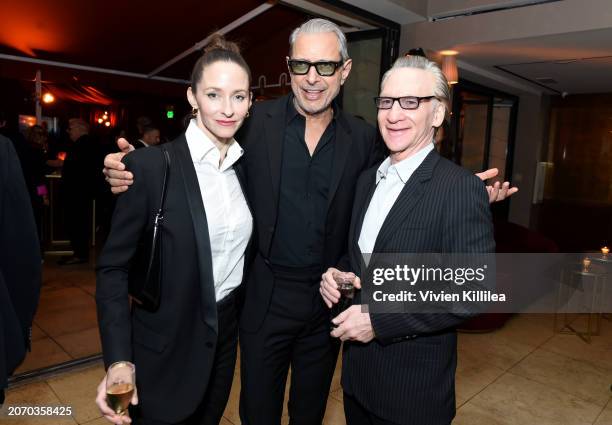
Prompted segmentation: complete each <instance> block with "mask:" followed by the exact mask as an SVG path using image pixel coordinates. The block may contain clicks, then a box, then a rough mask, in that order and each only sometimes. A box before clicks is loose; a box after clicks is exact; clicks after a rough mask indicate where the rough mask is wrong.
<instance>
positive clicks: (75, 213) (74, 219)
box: [65, 193, 92, 259]
mask: <svg viewBox="0 0 612 425" xmlns="http://www.w3.org/2000/svg"><path fill="white" fill-rule="evenodd" d="M68 196H70V197H71V198H69V199H68V201H67V202H66V210H65V211H66V213H65V214H66V215H65V218H66V230H67V233H68V237H69V238H70V245H71V246H72V250H73V251H74V256H75V257H79V258H84V259H88V258H89V235H90V234H91V225H92V224H91V217H92V199H91V198H89V197H87V196H85V195H84V194H78V193H68Z"/></svg>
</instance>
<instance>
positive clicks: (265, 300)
mask: <svg viewBox="0 0 612 425" xmlns="http://www.w3.org/2000/svg"><path fill="white" fill-rule="evenodd" d="M286 61H287V66H288V69H289V72H290V74H291V89H292V93H290V94H289V95H287V96H284V97H281V98H279V99H276V100H272V101H269V102H259V103H256V104H255V105H254V106H253V109H252V112H251V118H250V119H249V120H247V122H246V123H245V127H244V128H243V129H242V130H241V132H240V134H239V135H238V136H236V138H237V140H240V144H241V145H242V146H243V148H244V149H245V154H244V156H243V158H242V160H241V162H242V167H244V170H245V174H246V177H247V180H248V185H247V186H248V187H247V197H248V199H249V202H250V205H251V208H252V212H253V217H254V218H255V223H256V231H257V235H258V237H257V242H258V254H257V256H256V258H255V260H254V262H253V264H252V265H251V269H250V271H249V273H247V274H246V282H245V286H244V290H245V301H244V307H243V310H242V316H241V325H240V326H241V329H240V347H241V357H240V365H241V378H242V379H241V383H242V389H241V397H240V416H241V419H242V423H243V424H244V425H259V424H261V425H277V424H280V420H281V415H282V410H283V401H284V393H285V385H286V380H287V376H288V369H289V366H291V390H290V394H289V408H288V410H289V416H290V423H291V424H295V425H299V424H308V425H320V424H321V422H322V420H323V416H324V413H325V407H326V403H327V396H328V393H329V387H330V384H331V379H332V376H333V371H334V368H335V363H336V358H337V354H338V347H339V344H338V343H337V340H335V339H334V338H331V337H330V334H329V326H330V325H329V310H328V309H327V308H326V306H325V305H324V303H323V302H322V300H321V298H320V295H319V282H320V279H321V273H322V272H323V271H324V270H326V269H327V268H328V267H332V266H336V265H337V264H338V262H339V260H340V258H341V257H342V256H343V254H344V253H345V252H346V247H347V234H348V228H349V220H350V217H351V208H352V205H353V194H354V192H355V183H356V182H357V178H358V176H359V175H360V173H361V172H362V171H363V170H365V169H367V168H369V167H371V166H372V165H374V164H375V163H377V162H378V161H379V160H381V159H382V154H381V152H380V149H379V143H377V135H376V130H375V129H374V128H373V127H372V126H370V125H369V124H367V123H366V122H365V121H363V120H360V119H358V118H355V117H353V116H351V115H349V114H346V113H344V112H342V110H341V109H340V108H338V106H337V105H336V104H335V102H334V99H335V98H336V97H337V96H338V93H339V92H340V88H341V86H342V85H343V84H344V82H345V81H346V79H347V78H348V76H349V73H350V71H351V66H352V61H351V59H350V58H349V57H348V52H347V43H346V37H345V36H344V34H343V33H342V31H341V30H340V28H339V27H338V26H337V25H335V24H333V23H332V22H330V21H327V20H324V19H312V20H310V21H308V22H306V23H304V24H303V25H301V26H300V27H298V28H297V29H295V30H294V31H293V33H292V34H291V37H290V52H289V56H288V57H287V58H286ZM118 158H119V159H120V157H118V154H115V155H114V156H107V158H106V160H105V165H106V167H108V168H109V169H106V170H105V173H106V174H107V180H109V183H111V185H112V186H114V192H116V193H118V192H121V191H123V190H125V189H127V185H128V184H129V183H130V182H129V180H126V178H128V177H129V178H131V175H130V173H127V172H125V171H121V170H124V166H123V164H121V163H118V162H117V159H118ZM497 189H499V187H497ZM492 196H493V197H497V196H498V191H496V192H495V193H494V194H493V195H492ZM505 196H506V192H504V191H501V192H500V195H499V198H500V199H503V198H504V197H505Z"/></svg>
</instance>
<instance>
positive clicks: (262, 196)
mask: <svg viewBox="0 0 612 425" xmlns="http://www.w3.org/2000/svg"><path fill="white" fill-rule="evenodd" d="M292 101H293V95H287V96H283V97H281V98H279V99H276V100H272V101H267V102H259V103H256V104H255V105H254V106H253V108H252V112H251V118H249V120H248V121H247V122H246V123H245V127H244V128H243V129H242V130H241V133H240V134H239V135H238V136H237V139H238V140H239V141H240V144H241V145H242V146H243V147H244V150H245V154H244V157H243V163H242V164H243V167H244V170H245V175H246V177H247V197H248V199H249V201H250V203H251V206H252V208H253V215H254V218H255V223H256V225H255V227H256V230H257V247H258V248H257V252H258V255H257V256H256V259H255V261H254V264H253V268H252V272H251V273H250V275H249V276H247V282H246V288H245V290H246V294H245V295H246V299H245V302H244V309H243V313H242V318H241V328H242V329H244V330H247V331H256V330H257V329H259V327H260V326H261V324H262V323H263V319H264V317H265V314H266V312H267V310H268V305H269V302H270V296H271V294H272V288H273V278H272V274H271V271H270V269H269V267H268V265H267V264H266V263H267V261H268V258H269V254H270V248H271V246H272V240H273V238H274V230H275V225H276V218H277V214H278V198H279V191H280V179H281V161H282V157H283V141H284V135H285V123H286V115H287V107H288V102H292ZM336 119H337V125H336V139H335V143H336V145H335V148H334V158H333V167H334V169H333V174H332V180H331V185H330V192H329V203H328V206H327V212H326V226H325V246H324V249H323V265H322V266H323V270H325V269H327V267H330V266H337V265H338V261H339V260H340V258H341V257H342V255H343V254H345V253H346V246H347V245H346V243H347V235H348V228H349V217H350V216H351V206H352V204H353V196H354V194H355V183H356V182H357V178H358V177H359V174H360V173H361V172H362V171H363V170H365V169H367V168H369V167H370V166H372V165H373V164H374V163H376V162H377V161H379V160H380V159H381V157H382V151H381V148H380V143H378V139H377V132H376V130H375V129H374V127H372V126H371V125H369V124H368V123H366V122H365V121H363V120H361V119H358V118H355V117H353V116H351V115H349V114H345V113H343V112H342V111H339V112H338V116H337V117H336Z"/></svg>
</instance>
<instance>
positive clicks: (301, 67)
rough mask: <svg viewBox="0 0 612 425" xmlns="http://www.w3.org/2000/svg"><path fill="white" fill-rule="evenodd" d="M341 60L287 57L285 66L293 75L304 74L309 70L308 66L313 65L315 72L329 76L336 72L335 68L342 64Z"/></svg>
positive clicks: (322, 75)
mask: <svg viewBox="0 0 612 425" xmlns="http://www.w3.org/2000/svg"><path fill="white" fill-rule="evenodd" d="M342 63H343V62H333V61H320V62H309V61H303V60H297V59H288V60H287V66H289V70H290V71H291V73H292V74H295V75H306V74H308V71H310V67H311V66H314V67H315V69H316V70H317V74H319V75H320V76H321V77H330V76H332V75H334V74H335V73H336V70H337V69H338V68H339V67H340V66H342Z"/></svg>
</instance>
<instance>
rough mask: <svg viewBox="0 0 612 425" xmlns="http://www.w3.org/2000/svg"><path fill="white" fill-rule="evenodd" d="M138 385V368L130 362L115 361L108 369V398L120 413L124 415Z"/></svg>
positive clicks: (116, 411) (113, 407)
mask: <svg viewBox="0 0 612 425" xmlns="http://www.w3.org/2000/svg"><path fill="white" fill-rule="evenodd" d="M135 386H136V368H135V367H134V365H133V364H132V363H130V362H115V363H113V364H112V365H110V366H109V368H108V370H107V371H106V400H107V402H108V405H109V406H110V408H111V409H113V411H114V412H115V413H116V414H118V415H124V414H125V411H126V410H127V408H128V406H129V405H130V400H132V395H134V387H135Z"/></svg>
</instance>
